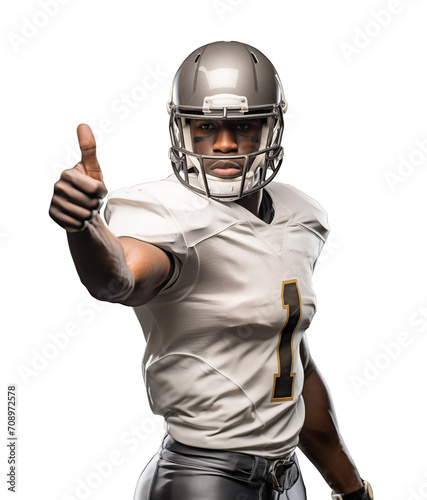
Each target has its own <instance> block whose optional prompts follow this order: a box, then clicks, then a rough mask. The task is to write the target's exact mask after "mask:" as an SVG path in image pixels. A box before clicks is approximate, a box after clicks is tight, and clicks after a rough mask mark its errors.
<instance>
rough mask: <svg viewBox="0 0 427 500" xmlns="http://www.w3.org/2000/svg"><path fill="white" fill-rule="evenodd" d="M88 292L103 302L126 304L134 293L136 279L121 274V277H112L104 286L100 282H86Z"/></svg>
mask: <svg viewBox="0 0 427 500" xmlns="http://www.w3.org/2000/svg"><path fill="white" fill-rule="evenodd" d="M81 281H82V283H83V284H84V285H85V287H86V289H87V290H88V292H89V293H90V294H91V295H92V297H94V298H95V299H97V300H101V301H103V302H111V303H113V304H124V305H127V304H126V301H127V299H128V298H129V296H130V295H132V292H133V289H134V286H135V285H134V281H133V279H130V278H127V279H126V278H125V277H123V276H120V277H119V278H111V279H110V280H109V281H108V282H107V283H105V284H104V285H103V286H99V284H96V285H95V284H91V283H87V282H84V281H83V280H81Z"/></svg>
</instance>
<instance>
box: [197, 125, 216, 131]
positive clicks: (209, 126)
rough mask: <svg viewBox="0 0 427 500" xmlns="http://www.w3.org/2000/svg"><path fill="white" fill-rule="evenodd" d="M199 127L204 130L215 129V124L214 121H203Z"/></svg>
mask: <svg viewBox="0 0 427 500" xmlns="http://www.w3.org/2000/svg"><path fill="white" fill-rule="evenodd" d="M199 128H200V129H202V130H213V129H214V128H215V126H214V124H213V123H202V124H200V125H199Z"/></svg>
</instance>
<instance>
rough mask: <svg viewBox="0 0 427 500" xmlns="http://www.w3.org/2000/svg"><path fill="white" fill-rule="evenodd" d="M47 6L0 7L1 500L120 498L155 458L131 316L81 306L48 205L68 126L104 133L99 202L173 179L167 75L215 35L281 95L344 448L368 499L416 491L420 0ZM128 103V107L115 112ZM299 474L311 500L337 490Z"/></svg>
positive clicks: (421, 264)
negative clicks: (320, 226) (12, 442)
mask: <svg viewBox="0 0 427 500" xmlns="http://www.w3.org/2000/svg"><path fill="white" fill-rule="evenodd" d="M42 5H43V1H42V0H38V1H36V0H21V1H20V2H13V1H12V0H7V1H6V0H3V1H2V5H1V12H0V18H1V20H2V21H1V33H0V35H1V37H0V50H1V61H2V65H1V68H2V69H1V74H2V76H1V93H0V100H1V101H0V106H1V127H2V130H1V135H0V137H1V143H2V148H1V149H2V155H1V159H2V166H1V174H0V175H1V184H0V190H1V196H0V203H1V211H0V265H1V271H0V272H1V274H0V276H1V282H0V283H1V285H0V289H1V294H2V296H1V304H2V313H1V323H2V326H1V331H2V334H1V342H2V346H1V360H0V361H1V382H2V383H1V390H0V399H1V400H2V403H1V406H0V408H1V411H0V413H1V421H0V423H1V426H0V437H1V440H2V445H1V453H0V462H1V467H0V470H1V471H2V476H1V479H0V491H1V495H2V497H3V498H6V497H4V496H3V495H4V494H5V493H6V494H8V498H15V499H19V500H21V499H22V500H24V499H25V500H27V499H43V500H51V499H52V500H70V499H71V498H73V499H83V498H90V499H93V500H97V499H107V500H110V499H111V500H113V499H114V500H115V499H118V498H121V499H129V500H131V499H132V495H133V491H134V487H135V484H136V480H137V478H138V475H139V473H140V472H141V470H142V469H143V467H144V465H145V464H146V462H147V461H148V459H149V457H150V456H151V455H152V454H153V453H154V452H155V451H156V449H157V447H158V444H159V442H160V438H161V436H162V435H163V427H162V422H161V420H160V419H159V418H158V417H153V416H152V415H151V412H150V409H149V407H148V404H147V399H146V395H145V392H144V391H145V389H144V386H143V381H142V376H141V369H140V362H141V358H142V353H143V349H144V341H143V336H142V333H141V332H140V329H139V327H138V325H137V322H136V319H135V318H134V316H133V312H132V311H131V310H130V309H128V308H125V307H122V306H117V305H110V304H106V303H99V302H95V301H93V300H92V301H91V299H90V296H89V294H88V293H87V292H86V290H85V289H84V287H83V286H82V285H81V284H80V282H79V280H78V278H77V276H76V273H75V271H74V268H73V265H72V262H71V258H70V257H69V254H68V250H67V245H66V239H65V234H64V232H63V231H62V230H61V229H60V228H59V227H58V226H56V225H55V224H54V223H53V221H52V220H50V218H49V217H48V214H47V211H48V206H49V201H50V197H51V194H52V186H53V183H54V182H55V181H56V180H57V178H58V176H59V171H60V169H61V168H68V167H71V166H73V165H74V163H76V161H77V156H76V154H77V147H78V144H77V140H76V135H75V129H76V126H77V125H78V124H79V123H81V122H86V123H89V124H90V125H91V126H92V127H93V128H94V129H97V132H96V133H97V137H98V145H99V147H98V156H99V159H100V163H101V166H102V167H103V171H104V177H105V181H106V184H107V187H108V188H109V189H110V190H113V189H116V188H119V187H122V186H124V185H128V184H133V183H137V182H141V181H145V180H151V179H158V178H162V177H165V176H166V175H168V174H169V172H170V164H169V160H168V158H167V150H168V147H169V136H168V130H167V125H168V116H167V113H166V108H165V103H166V101H167V99H168V96H169V89H170V84H171V80H172V77H173V74H174V72H175V71H176V69H177V68H178V66H179V64H180V63H181V62H182V60H183V59H184V58H185V57H186V56H187V55H188V54H189V53H190V52H191V51H192V50H193V49H195V48H196V47H198V46H200V45H203V44H205V43H207V42H211V41H215V40H221V39H224V40H239V41H243V42H246V43H249V44H251V45H253V46H255V47H257V48H258V49H260V50H261V51H263V52H265V53H266V55H267V56H268V57H269V58H270V59H271V60H272V61H273V63H274V65H275V66H276V68H277V70H278V72H279V74H280V75H281V78H282V81H283V84H284V89H285V94H286V97H287V99H288V101H289V111H288V114H287V127H286V132H285V140H284V145H285V150H286V158H285V163H284V165H283V167H282V170H281V172H280V174H279V177H278V179H279V180H281V181H283V182H288V183H290V184H293V185H295V186H297V187H299V188H300V189H302V190H303V191H305V192H307V193H308V194H310V195H311V196H313V197H314V198H315V199H317V200H318V201H319V202H320V203H321V204H322V205H323V206H324V208H325V209H326V210H327V212H328V213H329V220H330V224H331V227H332V232H331V237H330V243H329V244H328V245H327V246H326V247H325V250H324V254H323V256H322V259H321V261H320V262H319V264H318V268H317V271H316V275H315V286H316V291H317V296H318V313H317V315H316V318H315V320H314V322H313V324H312V327H311V329H310V331H309V332H308V338H309V342H310V344H311V348H312V354H313V356H314V358H315V359H316V360H317V363H318V365H319V366H320V368H321V370H322V372H323V373H324V375H325V378H326V379H327V381H328V384H329V386H330V389H331V391H332V394H333V397H334V401H335V406H336V410H337V414H338V418H339V422H340V427H341V430H342V433H343V435H344V436H345V439H346V442H347V444H348V447H349V449H350V450H351V453H352V455H353V457H354V459H355V461H356V463H357V464H358V467H359V470H360V472H361V474H362V476H363V477H365V478H367V479H369V480H370V481H371V482H372V484H373V485H374V489H375V492H376V498H377V499H381V498H382V499H386V500H398V499H399V500H400V499H404V500H410V499H412V500H413V499H419V498H427V460H426V458H425V446H426V435H425V434H426V432H425V417H426V415H425V414H426V410H425V407H426V405H425V397H426V396H425V384H426V376H427V368H426V367H425V363H424V359H425V354H424V349H425V348H426V339H425V331H426V329H427V328H426V325H427V319H426V311H425V309H423V307H424V308H426V307H427V297H426V288H425V281H426V277H427V276H426V265H425V255H426V254H427V243H426V238H425V232H426V219H427V217H426V208H427V207H426V205H427V203H426V196H425V190H426V189H425V185H426V179H427V169H426V159H425V157H426V155H427V153H426V152H427V146H424V145H423V142H422V141H424V142H425V143H426V144H427V123H426V116H427V91H426V89H427V72H426V71H425V67H426V46H427V30H426V27H425V19H426V15H427V5H426V3H425V2H423V1H422V0H412V1H410V0H400V1H398V0H394V1H393V2H389V3H387V2H386V1H385V0H375V1H373V0H358V1H357V2H356V1H353V2H350V1H346V2H344V1H342V0H325V1H323V2H319V1H317V0H305V1H304V0H302V1H299V2H290V1H278V0H277V1H274V0H262V1H257V0H243V1H239V0H219V1H215V0H205V1H200V0H187V1H180V2H175V1H172V0H167V1H163V2H162V1H158V2H142V1H140V2H138V1H136V0H122V1H120V2H106V1H101V0H91V1H90V2H89V1H86V2H84V1H83V0H69V1H65V0H62V1H61V3H59V0H58V1H56V0H51V1H50V2H47V1H46V2H45V5H48V7H49V9H50V10H49V9H48V7H46V6H45V9H48V10H49V12H50V13H49V15H48V14H43V12H44V10H43V7H42ZM386 11H387V12H388V14H387V12H386ZM366 32H367V33H368V34H366ZM150 71H151V72H153V71H154V72H157V73H156V74H157V81H155V80H153V78H151V79H148V78H145V77H146V75H147V74H150ZM144 82H145V84H144ZM148 82H149V84H150V85H149V87H150V88H149V89H148V88H147V83H148ZM144 85H145V88H144ZM141 89H142V90H141ZM144 92H145V94H144ZM132 93H133V95H134V96H138V98H139V99H140V100H139V102H136V101H135V100H133V101H132V106H133V108H132V109H131V108H130V107H129V105H124V104H123V103H122V104H119V102H120V100H122V99H123V96H124V95H125V94H131V95H132ZM118 106H121V108H118ZM119 110H120V111H119ZM106 119H107V121H105V120H106ZM108 120H109V121H108ZM102 128H103V129H104V133H102V132H101V131H100V129H102ZM417 141H419V142H418V143H417ZM420 141H421V142H420ZM405 162H406V165H405ZM391 174H393V175H394V177H392V175H391ZM423 313H424V317H423V316H422V314H423ZM64 332H68V333H64ZM404 332H406V333H404ZM53 338H56V339H57V342H58V343H59V340H61V342H62V345H61V346H60V347H55V346H54V343H53V340H52V339H53ZM399 340H400V341H401V344H403V345H400V347H399V345H398V344H396V342H398V341H399ZM65 344H67V345H65ZM47 358H50V359H47ZM368 367H369V368H368ZM356 377H358V378H356ZM11 383H13V384H16V385H17V387H18V402H19V403H18V435H19V442H18V466H19V469H18V474H19V476H18V493H16V494H15V495H14V496H13V494H12V493H9V492H8V491H7V484H6V472H7V458H8V451H7V449H6V438H7V433H6V432H7V430H6V419H5V416H6V410H7V409H6V398H7V394H6V392H7V385H8V384H11ZM132 432H133V433H138V434H139V438H138V437H133V438H132V439H131V438H130V436H131V434H132ZM107 461H109V463H110V465H108V464H107V463H106V462H107ZM111 464H112V465H111ZM301 465H302V469H303V474H304V478H305V482H306V485H307V491H308V495H309V498H310V499H311V500H318V499H319V500H321V499H322V498H324V499H326V498H329V487H328V486H327V485H326V483H324V481H323V479H322V478H321V476H320V475H319V474H318V472H317V471H316V470H315V469H314V467H313V466H312V465H311V464H310V463H309V462H307V461H306V460H305V459H304V458H303V457H302V458H301ZM97 469H98V471H97ZM101 469H102V472H101ZM102 474H103V476H104V477H103V476H102Z"/></svg>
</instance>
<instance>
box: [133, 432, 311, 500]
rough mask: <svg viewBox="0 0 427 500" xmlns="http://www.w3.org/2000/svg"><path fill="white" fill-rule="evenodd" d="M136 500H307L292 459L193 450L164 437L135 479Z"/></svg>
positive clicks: (297, 468)
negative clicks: (271, 458)
mask: <svg viewBox="0 0 427 500" xmlns="http://www.w3.org/2000/svg"><path fill="white" fill-rule="evenodd" d="M281 490H283V492H280V491H281ZM134 500H306V495H305V487H304V482H303V480H302V477H301V474H300V472H299V467H298V462H297V459H296V456H295V455H292V457H291V459H290V460H289V459H288V460H286V461H285V460H284V461H276V460H267V459H265V458H262V457H254V456H251V455H246V454H243V453H234V452H229V451H219V450H205V449H202V448H194V447H192V446H186V445H183V444H181V443H178V442H177V441H175V440H174V439H173V438H172V437H171V436H169V435H166V436H165V438H164V440H163V442H162V445H161V447H160V449H159V451H158V453H157V454H156V455H154V457H153V458H152V460H151V461H150V462H149V464H148V465H147V467H146V468H145V469H144V471H143V472H142V474H141V476H140V478H139V480H138V484H137V487H136V491H135V496H134Z"/></svg>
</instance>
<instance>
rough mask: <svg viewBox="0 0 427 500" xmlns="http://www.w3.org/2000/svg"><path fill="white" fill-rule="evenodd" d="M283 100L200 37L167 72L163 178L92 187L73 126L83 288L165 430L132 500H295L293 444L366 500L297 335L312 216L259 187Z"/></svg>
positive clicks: (246, 60)
mask: <svg viewBox="0 0 427 500" xmlns="http://www.w3.org/2000/svg"><path fill="white" fill-rule="evenodd" d="M286 107H287V104H286V101H285V97H284V94H283V89H282V85H281V82H280V79H279V76H278V74H277V72H276V70H275V68H274V67H273V65H272V63H271V62H270V61H269V60H268V59H267V58H266V57H265V56H264V54H262V53H261V52H260V51H259V50H257V49H255V48H254V47H251V46H249V45H246V44H243V43H238V42H215V43H211V44H208V45H205V46H203V47H201V48H199V49H197V50H195V51H194V52H193V53H192V54H190V55H189V56H188V57H187V58H186V59H185V61H184V62H183V64H182V65H181V67H180V68H179V70H178V72H177V74H176V76H175V79H174V82H173V87H172V93H171V98H170V102H169V104H168V110H169V113H170V135H171V141H172V147H171V149H170V159H171V161H172V166H173V170H174V173H175V175H171V176H170V177H168V178H167V179H164V180H160V181H157V182H150V183H142V184H139V185H136V186H133V187H130V188H125V189H121V190H119V191H116V192H114V193H112V194H111V195H110V196H109V200H108V205H107V207H106V211H105V218H106V221H107V223H108V226H107V225H106V224H105V223H104V222H103V220H102V218H101V217H100V215H99V213H98V212H99V208H100V205H101V200H102V198H103V197H104V196H105V195H106V194H107V190H106V188H105V185H104V183H103V180H102V173H101V169H100V166H99V164H98V161H97V158H96V145H95V140H94V137H93V135H92V133H91V130H90V128H89V127H88V126H87V125H80V126H79V127H78V130H77V133H78V139H79V143H80V148H81V151H82V159H81V161H80V162H79V163H78V164H77V165H76V166H75V167H74V168H73V169H70V170H66V171H64V172H63V173H62V175H61V178H60V180H59V181H58V182H57V183H56V184H55V189H54V195H53V198H52V203H51V208H50V215H51V217H52V218H53V219H54V220H55V221H56V222H57V223H58V224H59V225H60V226H62V227H63V228H64V229H65V230H66V231H67V236H68V243H69V247H70V250H71V254H72V256H73V259H74V262H75V265H76V269H77V272H78V273H79V275H80V278H81V280H82V282H83V283H84V285H85V286H86V287H87V288H88V290H89V291H90V293H91V294H92V295H93V296H95V297H97V298H99V299H101V300H109V301H111V302H119V303H122V304H125V305H128V306H132V307H133V308H134V309H135V311H136V314H137V317H138V319H139V321H140V323H141V326H142V329H143V331H144V335H145V338H146V341H147V345H146V351H145V355H144V360H143V373H144V379H145V383H146V386H147V392H148V397H149V402H150V405H151V408H152V409H153V411H154V412H155V413H157V414H160V415H163V416H164V418H165V426H166V435H165V437H164V439H163V442H162V444H161V446H160V449H159V451H158V453H157V454H156V455H155V457H153V459H152V460H151V461H150V463H149V464H148V466H147V467H146V468H145V470H144V471H143V473H142V474H141V477H140V479H139V481H138V484H137V488H136V492H135V497H134V499H135V500H166V499H168V500H169V499H179V500H183V499H185V500H196V499H197V500H199V499H204V500H237V499H240V500H244V499H247V500H252V499H254V500H255V499H258V500H259V499H269V500H272V499H282V500H283V499H289V500H303V499H305V498H306V496H305V488H304V483H303V480H302V476H301V473H300V470H299V466H298V462H297V458H296V455H295V448H296V447H297V446H299V447H300V449H301V450H302V451H303V452H304V453H305V454H306V455H307V457H308V458H309V459H310V460H311V461H312V462H313V464H314V465H315V466H316V467H317V468H318V469H319V471H320V472H321V474H322V475H323V477H324V478H325V480H326V481H327V483H328V484H329V485H330V487H331V488H332V490H333V492H332V497H333V498H335V499H344V500H368V499H372V498H373V494H372V490H371V487H370V486H369V483H367V482H366V481H363V480H362V479H361V477H360V475H359V472H358V470H357V468H356V466H355V464H354V462H353V460H352V458H351V456H350V454H349V452H348V450H347V448H346V446H345V444H344V441H343V439H342V437H341V435H340V432H339V430H338V426H337V422H336V417H335V413H334V410H333V406H332V402H331V398H330V395H329V392H328V389H327V387H326V385H325V382H324V381H323V379H322V377H321V375H320V373H319V371H318V369H317V368H316V365H315V363H314V361H313V359H312V357H311V356H310V352H309V349H308V346H307V340H306V336H305V331H306V330H307V328H308V327H309V325H310V322H311V319H312V317H313V315H314V313H315V295H314V292H313V289H312V273H313V270H314V267H315V264H316V260H317V258H318V256H319V253H320V251H321V249H322V247H323V245H324V243H325V240H326V238H327V234H328V223H327V217H326V214H325V212H324V211H323V209H322V208H321V207H320V206H319V205H318V204H317V203H316V202H315V201H314V200H312V199H311V198H310V197H308V196H307V195H305V194H303V193H302V192H301V191H299V190H297V189H295V188H293V187H291V186H289V185H284V184H281V183H277V182H271V181H272V180H273V178H274V176H275V175H276V174H277V172H278V170H279V168H280V165H281V162H282V157H283V149H282V146H281V139H282V132H283V113H285V112H286Z"/></svg>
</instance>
